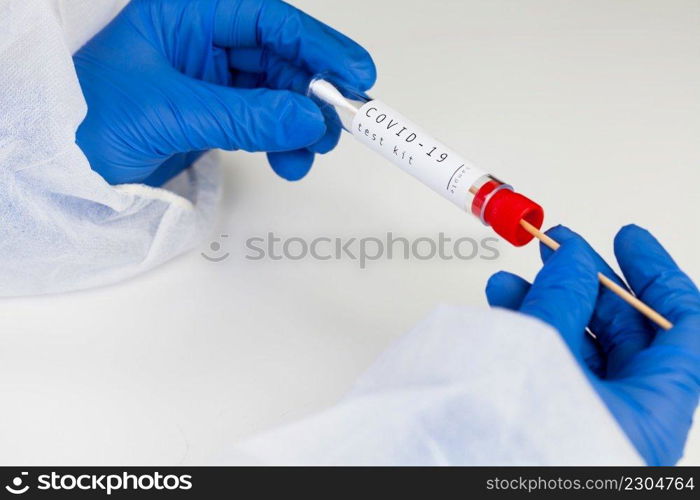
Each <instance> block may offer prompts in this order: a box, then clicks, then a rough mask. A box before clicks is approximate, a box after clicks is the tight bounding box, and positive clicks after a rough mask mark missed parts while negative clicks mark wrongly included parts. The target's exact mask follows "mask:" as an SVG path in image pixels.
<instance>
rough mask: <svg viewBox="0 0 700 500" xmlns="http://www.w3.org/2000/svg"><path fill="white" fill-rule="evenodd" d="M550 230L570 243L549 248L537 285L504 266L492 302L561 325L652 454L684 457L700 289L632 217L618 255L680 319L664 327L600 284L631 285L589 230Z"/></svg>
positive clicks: (666, 460)
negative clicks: (595, 246)
mask: <svg viewBox="0 0 700 500" xmlns="http://www.w3.org/2000/svg"><path fill="white" fill-rule="evenodd" d="M548 234H549V236H551V237H552V238H554V239H555V240H557V241H559V242H560V243H562V247H561V248H560V249H559V250H558V251H557V252H552V251H551V250H549V249H547V248H546V247H542V258H543V260H544V261H545V265H544V267H543V269H542V270H541V271H540V273H539V274H538V275H537V278H536V279H535V282H534V284H533V285H530V284H528V283H527V282H526V281H525V280H523V279H521V278H519V277H517V276H515V275H512V274H509V273H505V272H501V273H497V274H495V275H494V276H492V277H491V279H490V280H489V283H488V285H487V287H486V295H487V297H488V301H489V303H490V304H491V305H492V306H497V307H505V308H508V309H512V310H516V311H520V312H522V313H523V314H528V315H530V316H534V317H535V318H539V319H541V320H542V321H544V322H546V323H549V324H550V325H552V326H553V327H554V328H556V329H557V330H558V331H559V333H560V334H561V335H562V337H563V338H564V340H565V341H566V343H567V344H568V346H569V347H570V348H571V350H572V352H573V354H574V355H575V357H576V358H577V359H578V360H579V362H580V363H581V365H582V366H583V368H584V371H585V372H586V373H587V375H588V376H589V378H590V380H591V382H592V384H593V386H594V387H595V389H596V391H597V392H598V393H599V394H600V396H601V398H602V399H603V401H605V403H606V405H607V406H608V408H609V410H610V412H611V413H612V414H613V415H614V416H615V418H616V419H617V421H618V422H619V423H620V426H621V427H622V428H623V429H624V431H625V432H626V433H627V436H628V437H629V439H630V440H631V441H632V443H634V445H635V446H636V447H637V450H638V451H639V453H640V454H641V455H642V457H644V459H645V460H646V462H647V463H648V464H650V465H672V464H674V463H676V462H677V461H678V459H679V458H680V457H681V456H682V454H683V446H684V444H685V440H686V438H687V435H688V430H689V429H690V425H691V423H692V417H693V412H694V411H695V408H696V406H697V404H698V394H700V293H698V289H697V288H696V287H695V285H694V284H693V282H692V281H691V280H690V278H688V276H686V275H685V274H683V272H681V270H680V269H679V268H678V266H677V265H676V264H675V263H674V262H673V260H672V259H671V257H670V256H669V255H668V253H666V251H665V250H664V249H663V247H662V246H661V245H660V244H659V243H658V242H657V241H656V239H654V237H653V236H652V235H651V234H649V233H648V232H647V231H645V230H644V229H641V228H639V227H637V226H633V225H632V226H626V227H624V228H623V229H622V230H621V231H620V232H619V233H618V234H617V236H616V238H615V255H616V257H617V260H618V263H619V264H620V268H621V269H622V272H623V274H624V275H625V278H626V279H627V281H628V282H629V284H630V286H631V288H632V290H634V292H635V293H636V294H637V296H638V297H639V298H640V299H641V300H643V301H644V302H646V303H647V304H649V305H650V306H651V307H652V308H654V309H656V310H657V311H658V312H659V313H661V314H662V315H664V316H665V317H666V318H668V319H669V320H670V321H671V322H672V323H673V324H674V327H673V329H671V330H669V331H663V330H660V329H659V328H657V327H655V326H654V325H652V324H651V323H650V322H649V321H648V320H647V319H646V318H644V317H643V316H642V315H640V314H639V313H638V312H637V311H635V310H634V309H632V308H631V307H630V306H629V305H628V304H626V303H625V302H624V301H622V299H620V298H619V297H617V296H616V295H614V294H613V293H612V292H610V291H609V290H607V289H605V288H600V287H599V285H598V280H597V277H596V276H597V272H599V271H600V272H602V273H603V274H605V275H606V276H609V277H611V278H614V279H616V280H617V282H618V283H620V284H623V285H624V283H623V282H622V280H620V279H619V278H618V277H617V276H615V274H614V273H613V272H612V270H611V269H610V267H608V265H607V264H605V262H603V260H602V259H601V258H600V257H599V256H598V255H597V254H596V253H595V252H594V251H593V250H592V249H591V247H590V246H589V245H588V244H587V243H586V242H585V241H584V240H583V239H582V238H581V237H580V236H578V235H577V234H575V233H573V232H572V231H570V230H569V229H567V228H564V227H561V226H559V227H555V228H554V229H551V230H550V231H548ZM586 327H588V328H589V329H590V331H591V332H593V334H595V335H596V337H597V338H596V339H593V338H592V337H591V336H589V335H588V334H586V332H585V329H586ZM581 418H585V410H584V412H583V413H582V415H581Z"/></svg>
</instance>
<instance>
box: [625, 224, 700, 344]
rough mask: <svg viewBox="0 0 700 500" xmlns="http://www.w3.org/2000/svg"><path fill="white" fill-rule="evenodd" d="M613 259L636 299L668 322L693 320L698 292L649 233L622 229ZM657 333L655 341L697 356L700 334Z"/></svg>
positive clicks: (699, 297) (699, 300)
mask: <svg viewBox="0 0 700 500" xmlns="http://www.w3.org/2000/svg"><path fill="white" fill-rule="evenodd" d="M615 256H616V257H617V260H618V262H619V263H620V268H621V269H622V273H623V274H624V275H625V277H626V278H627V280H628V281H629V283H630V286H631V287H632V289H633V290H634V291H635V293H636V294H637V296H638V297H639V298H640V299H641V300H642V301H644V302H645V303H647V304H648V305H649V306H651V307H652V308H653V309H655V310H656V311H657V312H659V313H660V314H661V315H663V316H665V317H666V318H667V319H668V320H669V321H671V323H674V324H675V323H678V322H680V321H695V319H696V315H697V313H698V311H700V295H698V289H697V287H696V286H695V284H694V283H693V282H692V280H691V279H690V278H688V276H687V275H686V274H685V273H684V272H683V271H681V270H680V269H679V268H678V265H677V264H676V263H675V262H674V261H673V259H672V258H671V256H670V255H669V254H668V252H666V250H665V249H664V248H663V247H662V246H661V244H659V242H658V241H657V240H656V238H654V237H653V236H652V235H651V234H650V233H649V232H648V231H646V230H645V229H642V228H641V227H639V226H635V225H629V226H625V227H623V228H622V229H621V230H620V232H619V233H618V234H617V236H616V237H615ZM683 332H684V333H687V334H688V338H683V337H681V336H680V335H679V334H678V333H675V334H671V333H669V332H663V331H661V332H658V333H657V334H656V340H655V342H670V343H671V344H672V345H680V346H681V347H683V348H686V349H692V352H693V353H695V354H697V355H700V335H695V334H691V333H690V332H687V331H685V330H684V331H683Z"/></svg>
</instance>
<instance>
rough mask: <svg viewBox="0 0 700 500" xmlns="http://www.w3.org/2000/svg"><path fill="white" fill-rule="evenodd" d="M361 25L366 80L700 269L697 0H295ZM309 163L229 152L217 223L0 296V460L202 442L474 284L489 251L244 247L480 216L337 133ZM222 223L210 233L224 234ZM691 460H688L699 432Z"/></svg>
mask: <svg viewBox="0 0 700 500" xmlns="http://www.w3.org/2000/svg"><path fill="white" fill-rule="evenodd" d="M295 3H296V4H297V5H298V6H300V7H302V8H304V9H305V10H307V11H309V12H311V13H313V14H314V15H315V16H316V17H319V18H321V19H324V20H325V21H327V22H328V23H330V24H332V25H334V26H335V27H337V28H338V29H339V30H341V31H344V32H346V33H348V34H350V35H351V36H353V37H354V38H355V39H357V40H358V41H360V42H361V43H363V44H364V45H365V46H366V47H367V48H368V49H369V50H370V51H371V52H372V54H373V55H374V57H375V59H376V62H377V65H378V67H379V74H380V79H379V83H378V85H377V87H376V89H375V90H374V92H373V94H374V95H375V96H381V98H382V99H383V100H384V101H387V102H389V103H390V104H392V105H393V106H394V107H396V108H398V109H399V110H401V111H402V112H403V113H404V114H406V115H408V116H409V117H412V118H413V119H414V120H415V121H416V122H418V123H420V124H421V125H422V126H424V128H426V129H427V130H431V131H433V132H434V133H435V135H437V136H438V137H440V138H441V139H442V140H443V141H444V142H446V143H447V144H449V145H451V146H452V147H453V148H454V149H457V150H459V151H462V152H464V154H465V155H466V156H467V157H469V158H471V159H473V160H474V161H475V162H476V163H477V164H479V165H481V166H482V167H484V168H485V169H487V170H490V171H492V172H494V173H495V174H497V175H498V176H499V177H502V178H504V179H506V180H508V181H510V182H511V183H513V184H514V185H515V186H516V187H517V188H518V189H519V190H520V191H521V192H524V193H527V194H529V195H530V196H532V197H533V198H535V199H537V200H538V201H539V202H540V203H542V204H543V205H544V206H545V207H546V209H547V214H548V215H547V223H548V224H550V225H552V224H556V223H565V224H567V225H569V226H570V227H573V228H575V229H577V230H578V231H580V232H581V233H583V234H584V235H585V236H587V237H588V238H589V241H591V243H592V244H593V245H594V246H595V247H596V248H598V249H599V250H600V252H601V253H602V254H603V255H604V256H605V257H606V258H612V238H613V235H614V233H615V231H616V230H617V229H618V228H619V227H620V226H622V225H623V224H625V223H628V222H632V221H634V222H636V223H639V224H641V225H643V226H645V227H647V228H649V229H651V230H653V231H654V232H655V234H657V235H658V237H659V238H660V239H661V240H662V241H663V242H664V243H665V244H666V245H667V247H668V248H669V249H670V251H671V252H672V253H673V255H674V256H675V257H676V258H677V260H678V261H679V262H680V263H682V265H683V266H684V267H685V269H686V270H687V271H688V272H689V273H690V274H691V276H693V277H694V278H695V279H696V280H697V279H698V278H700V257H698V248H699V245H700V236H699V235H698V231H697V228H698V224H697V218H698V215H700V213H699V211H698V207H699V206H700V205H699V202H700V199H699V198H700V195H699V193H700V191H699V190H698V181H700V29H699V28H698V26H700V23H698V21H699V20H700V4H698V3H697V1H694V0H688V1H680V0H668V1H664V2H659V1H658V0H634V1H632V0H627V1H623V0H620V1H614V0H606V1H603V0H589V1H587V2H577V1H573V0H568V1H562V0H529V1H523V2H516V1H512V0H510V1H506V0H469V1H465V0H454V1H452V0H451V1H444V0H440V1H434V2H428V1H414V0H383V1H380V2H378V1H370V0H355V1H352V2H338V1H335V2H329V1H323V0H300V1H297V2H295ZM344 139H345V140H344V141H343V142H342V144H341V146H340V147H339V148H338V149H337V150H336V151H335V152H334V153H333V154H330V155H328V156H325V157H323V158H321V159H319V161H318V162H317V165H316V166H315V168H314V169H313V171H312V173H311V175H310V176H309V177H308V178H307V179H306V180H304V181H303V182H300V183H297V184H289V183H287V182H285V181H282V180H280V179H278V178H276V177H275V175H274V174H273V173H272V171H271V170H270V169H269V168H268V167H267V166H266V164H265V158H264V156H263V155H247V154H243V153H235V154H226V156H225V159H224V162H225V195H224V201H223V204H222V210H221V216H220V220H219V222H218V226H217V228H216V231H215V232H213V233H212V236H211V238H212V239H211V241H221V242H222V248H221V250H220V253H219V254H220V255H222V254H223V252H229V253H230V256H229V257H228V258H227V259H225V260H224V261H223V262H220V263H211V262H208V261H207V260H205V259H204V258H202V256H201V255H200V252H205V251H208V252H209V253H210V254H211V253H212V252H211V250H210V248H209V244H210V242H209V241H207V242H203V244H202V246H201V248H200V249H198V250H197V251H193V252H191V253H189V254H187V255H184V256H182V257H180V258H178V259H176V260H174V261H172V262H170V263H168V264H167V265H164V266H162V267H161V268H159V269H156V270H154V271H152V272H150V273H148V274H146V275H144V276H141V277H138V278H136V279H132V280H130V281H128V282H125V283H122V284H119V285H117V286H112V287H108V288H103V289H99V290H93V291H88V292H81V293H73V294H66V295H62V296H50V297H40V298H22V299H11V300H3V301H2V307H0V345H1V346H2V348H0V398H1V399H2V401H3V402H4V404H3V411H2V412H0V443H1V444H0V462H1V463H3V464H17V463H27V464H39V463H86V464H87V463H128V464H158V463H173V464H178V463H207V462H208V461H209V460H211V459H212V457H213V456H215V455H216V454H217V453H218V452H219V451H220V450H221V449H222V447H227V446H231V445H233V443H235V441H236V440H237V439H239V438H241V437H244V436H249V435H251V434H253V433H255V432H257V431H261V430H263V429H266V428H269V427H270V426H273V425H276V424H280V423H282V422H287V421H291V420H294V419H297V418H300V417H302V416H304V415H307V414H309V413H311V412H313V411H315V410H318V409H321V408H324V407H326V406H328V405H330V404H332V403H333V402H334V401H336V400H337V399H338V398H339V397H340V396H341V395H342V394H343V393H344V392H345V391H346V390H347V389H348V387H349V386H350V385H351V384H352V382H353V380H354V379H355V378H356V377H357V376H358V374H360V373H361V372H362V371H363V370H364V369H365V368H366V367H367V366H368V365H369V364H370V363H371V362H372V360H373V359H374V358H375V357H376V356H377V355H378V353H379V352H381V351H382V350H383V349H384V348H385V347H386V346H387V345H388V344H389V343H390V342H391V341H392V340H393V339H395V338H397V337H398V336H399V335H401V334H402V332H405V331H406V330H407V329H409V328H410V327H411V326H412V325H413V324H415V323H416V322H417V321H418V320H419V319H420V318H421V317H423V316H424V315H425V314H426V313H427V312H428V311H429V310H430V309H431V308H432V307H433V306H434V305H436V304H438V303H445V302H446V303H453V304H475V305H481V306H485V300H484V297H483V288H484V284H485V282H486V279H487V278H488V276H489V275H490V274H492V273H494V272H496V271H498V270H500V269H509V270H513V271H516V272H519V273H522V274H523V275H524V276H526V277H528V278H532V276H533V275H534V273H535V272H536V270H537V269H538V267H539V260H538V256H537V249H536V247H535V246H528V247H526V248H524V249H514V248H509V247H508V246H506V244H505V243H500V244H499V245H498V248H499V251H500V254H501V255H500V258H499V259H497V260H495V261H486V260H479V259H476V260H472V261H466V262H461V261H455V260H452V261H446V260H439V259H433V260H430V261H416V260H411V261H404V260H402V259H395V260H393V261H387V260H381V261H377V262H370V263H369V265H368V267H367V269H364V270H360V269H359V267H358V264H357V262H353V261H350V260H341V261H328V262H318V261H312V260H309V259H307V260H304V261H301V262H293V261H289V260H282V261H272V260H263V261H250V260H246V259H245V254H246V252H247V250H246V248H245V241H246V240H247V239H248V238H251V237H255V236H265V235H266V234H267V233H268V232H274V233H275V234H276V235H277V236H279V237H283V238H289V237H294V236H303V237H306V238H313V237H319V236H328V237H342V238H350V237H370V236H379V237H382V236H383V235H385V234H386V233H387V232H390V231H391V232H393V233H394V234H395V235H396V236H403V237H407V238H409V239H415V238H418V237H422V236H428V237H433V238H437V235H438V233H439V232H444V233H445V234H446V235H447V236H449V237H452V238H458V237H463V236H468V237H473V238H481V237H485V236H489V235H490V233H489V230H488V229H486V228H484V227H482V226H480V225H479V224H478V223H477V222H476V221H475V220H474V219H472V218H471V217H470V216H469V215H464V214H462V213H460V212H459V210H457V209H455V208H454V207H453V206H451V205H450V204H449V203H448V202H446V201H444V200H442V199H441V198H439V197H438V196H436V195H434V194H433V193H431V192H430V191H429V190H428V189H426V188H424V187H423V186H421V185H420V184H418V183H417V182H415V181H414V180H413V179H411V178H410V177H408V176H406V175H405V174H403V173H401V172H400V171H398V169H396V168H395V167H394V166H392V165H390V164H387V163H386V162H385V160H383V159H382V158H380V157H379V156H376V155H374V154H373V153H371V152H369V151H367V150H365V149H363V148H362V147H361V146H360V145H359V144H357V143H355V142H354V141H352V140H351V139H350V138H348V137H345V138H344ZM222 234H226V235H228V237H227V238H221V237H220V235H222ZM685 463H694V464H700V432H698V431H697V430H696V432H695V435H694V436H692V437H691V442H690V443H689V445H688V449H687V456H686V459H685Z"/></svg>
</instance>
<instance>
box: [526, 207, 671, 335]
mask: <svg viewBox="0 0 700 500" xmlns="http://www.w3.org/2000/svg"><path fill="white" fill-rule="evenodd" d="M520 225H521V226H522V227H523V229H525V231H527V232H528V233H530V234H531V235H533V236H534V237H535V238H537V239H538V240H540V241H541V242H542V243H544V244H545V245H546V246H548V247H549V248H551V249H552V250H554V251H556V250H558V249H559V246H560V245H559V243H557V242H556V241H554V240H553V239H552V238H550V237H549V236H547V235H546V234H544V233H543V232H542V231H540V230H539V229H537V228H536V227H535V226H533V225H532V224H530V223H529V222H527V221H526V220H521V221H520ZM598 281H600V283H601V284H602V285H603V286H604V287H605V288H607V289H608V290H610V291H611V292H613V293H614V294H615V295H617V296H618V297H620V298H621V299H622V300H624V301H625V302H627V303H628V304H629V305H631V306H632V307H634V308H635V309H636V310H637V311H639V312H640V313H642V314H643V315H644V316H646V317H647V318H649V319H650V320H651V321H653V322H654V323H656V324H657V325H659V326H660V327H661V328H663V329H664V330H670V329H671V328H673V323H671V322H670V321H669V320H667V319H666V318H664V317H663V316H661V315H660V314H659V313H658V312H656V311H654V310H653V309H652V308H651V307H649V306H648V305H646V304H645V303H644V302H642V301H641V300H639V299H638V298H637V297H635V296H634V295H632V294H631V293H630V292H628V291H627V290H625V289H624V288H623V287H621V286H620V285H618V284H617V283H615V282H614V281H613V280H611V279H610V278H608V277H607V276H605V275H604V274H603V273H598Z"/></svg>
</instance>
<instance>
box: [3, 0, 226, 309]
mask: <svg viewBox="0 0 700 500" xmlns="http://www.w3.org/2000/svg"><path fill="white" fill-rule="evenodd" d="M124 3H125V2H124V1H119V0H117V1H115V0H62V1H51V0H4V1H3V2H0V19H1V20H2V29H0V68H2V70H1V71H2V75H3V78H2V82H3V85H2V92H0V168H1V170H0V221H1V225H2V238H1V239H0V255H2V259H0V274H1V275H2V276H3V279H2V282H1V283H0V295H4V296H8V295H27V294H40V293H51V292H59V291H66V290H74V289H82V288H88V287H93V286H99V285H104V284H107V283H112V282H116V281H120V280H123V279H125V278H128V277H130V276H133V275H136V274H138V273H140V272H143V271H145V270H147V269H149V268H152V267H154V266H157V265H159V264H161V263H163V262H165V261H166V260H168V259H170V258H172V257H174V256H176V255H178V254H180V253H182V252H184V251H185V250H187V249H189V248H191V247H192V246H194V245H195V244H196V243H197V242H198V241H200V240H201V238H202V237H203V235H204V233H205V232H206V231H208V229H209V227H210V225H211V222H212V219H213V218H214V216H215V214H216V206H217V200H218V196H219V188H218V186H219V184H220V183H219V182H218V174H219V171H218V167H217V166H216V162H215V160H214V159H213V158H212V157H211V156H205V157H204V158H203V159H202V160H200V161H199V162H198V163H197V164H196V165H195V167H194V168H192V169H190V170H188V171H187V172H185V173H184V174H183V175H180V176H179V177H178V178H176V179H174V180H173V181H172V182H171V183H169V184H168V185H167V186H166V189H153V188H149V187H147V186H143V185H122V186H118V187H114V186H110V185H109V184H107V183H106V182H105V181H104V180H103V179H102V177H100V176H99V175H98V174H96V173H95V172H93V171H92V170H91V169H90V165H89V164H88V162H87V160H86V158H85V156H84V155H83V153H82V151H81V150H80V149H79V148H78V146H77V145H76V144H75V131H76V129H77V127H78V125H79V124H80V123H81V121H82V120H83V118H84V116H85V112H86V105H85V101H84V99H83V96H82V93H81V90H80V85H79V83H78V80H77V77H76V74H75V70H74V67H73V62H72V59H71V54H72V52H74V51H75V50H77V49H78V48H79V47H80V46H81V45H82V44H83V43H85V42H86V41H87V40H88V39H89V38H90V37H91V36H92V35H93V34H94V33H95V32H96V31H98V30H99V29H100V28H101V27H102V26H103V25H104V24H106V23H107V22H108V21H109V20H110V19H111V17H112V16H114V15H115V14H116V13H117V12H118V11H119V9H120V7H121V6H122V5H123V4H124Z"/></svg>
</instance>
